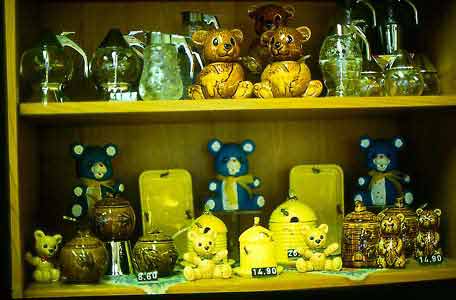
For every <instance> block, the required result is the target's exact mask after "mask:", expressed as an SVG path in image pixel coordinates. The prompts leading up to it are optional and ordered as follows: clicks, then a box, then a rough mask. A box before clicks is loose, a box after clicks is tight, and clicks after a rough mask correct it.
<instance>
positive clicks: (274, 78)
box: [253, 26, 323, 98]
mask: <svg viewBox="0 0 456 300" xmlns="http://www.w3.org/2000/svg"><path fill="white" fill-rule="evenodd" d="M310 36H311V31H310V29H309V28H308V27H306V26H301V27H298V28H292V27H279V28H277V29H276V30H269V31H266V32H265V33H263V34H262V35H261V42H262V43H263V44H264V45H268V47H269V53H270V55H271V59H272V61H273V62H272V63H270V64H269V65H268V66H267V67H266V68H265V70H264V71H263V73H262V74H261V82H259V83H256V84H255V85H254V88H253V92H254V94H255V95H256V96H257V97H259V98H279V97H303V96H313V97H317V96H319V95H320V94H321V92H322V90H323V84H322V83H321V81H319V80H311V74H310V69H309V67H307V65H306V63H305V58H306V57H305V56H304V43H305V42H307V41H308V40H309V39H310Z"/></svg>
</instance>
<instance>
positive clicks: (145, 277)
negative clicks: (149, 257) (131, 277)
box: [136, 271, 158, 282]
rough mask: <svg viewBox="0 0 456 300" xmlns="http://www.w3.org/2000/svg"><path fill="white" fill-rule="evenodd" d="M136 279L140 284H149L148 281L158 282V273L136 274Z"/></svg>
mask: <svg viewBox="0 0 456 300" xmlns="http://www.w3.org/2000/svg"><path fill="white" fill-rule="evenodd" d="M136 279H137V280H138V281H139V282H148V281H157V280H158V272H157V271H153V272H139V273H138V274H136Z"/></svg>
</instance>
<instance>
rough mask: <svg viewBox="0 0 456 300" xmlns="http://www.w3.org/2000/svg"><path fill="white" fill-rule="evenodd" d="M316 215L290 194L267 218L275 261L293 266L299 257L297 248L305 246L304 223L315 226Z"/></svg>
mask: <svg viewBox="0 0 456 300" xmlns="http://www.w3.org/2000/svg"><path fill="white" fill-rule="evenodd" d="M316 222H317V216H316V214H315V212H314V211H313V210H312V209H311V208H310V207H309V206H307V205H306V204H304V203H302V202H300V201H298V198H297V197H296V196H294V195H290V196H288V198H287V201H285V202H284V203H282V204H280V205H279V206H278V207H277V208H276V209H275V210H274V211H273V212H272V214H271V217H270V218H269V229H270V230H271V232H272V234H273V235H274V252H275V257H276V258H277V262H278V263H279V264H281V265H285V266H294V265H295V263H296V260H297V259H298V258H299V257H301V254H300V253H299V249H304V248H307V246H306V243H305V241H304V236H303V235H302V231H303V229H304V225H307V226H310V227H315V225H316Z"/></svg>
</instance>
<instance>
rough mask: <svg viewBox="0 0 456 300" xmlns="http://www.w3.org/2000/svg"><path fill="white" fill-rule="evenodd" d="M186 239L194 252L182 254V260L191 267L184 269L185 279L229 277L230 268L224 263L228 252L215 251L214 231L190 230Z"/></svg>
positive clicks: (215, 234) (215, 236)
mask: <svg viewBox="0 0 456 300" xmlns="http://www.w3.org/2000/svg"><path fill="white" fill-rule="evenodd" d="M187 237H188V239H189V240H190V242H191V243H192V246H193V251H195V252H187V253H185V254H184V260H185V261H186V262H188V263H190V264H192V265H193V266H186V267H185V268H184V277H185V279H187V280H189V281H193V280H198V279H210V278H230V277H231V273H232V269H231V266H230V265H229V264H228V263H226V262H225V261H226V259H227V256H228V251H227V250H226V249H224V250H220V251H218V252H216V251H215V242H216V238H217V232H216V231H213V230H209V231H208V232H205V231H203V232H199V230H191V231H189V232H188V234H187ZM220 262H222V263H220Z"/></svg>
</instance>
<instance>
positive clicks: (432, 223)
mask: <svg viewBox="0 0 456 300" xmlns="http://www.w3.org/2000/svg"><path fill="white" fill-rule="evenodd" d="M441 214H442V211H441V210H440V209H438V208H436V209H433V210H432V209H423V208H418V209H417V210H416V215H417V219H418V233H417V235H416V240H415V258H416V260H417V261H418V262H419V263H421V264H427V263H431V264H432V263H441V262H442V261H443V253H442V248H441V247H440V234H439V226H440V216H441Z"/></svg>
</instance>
